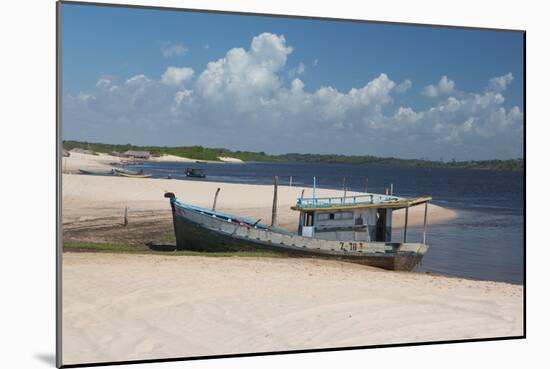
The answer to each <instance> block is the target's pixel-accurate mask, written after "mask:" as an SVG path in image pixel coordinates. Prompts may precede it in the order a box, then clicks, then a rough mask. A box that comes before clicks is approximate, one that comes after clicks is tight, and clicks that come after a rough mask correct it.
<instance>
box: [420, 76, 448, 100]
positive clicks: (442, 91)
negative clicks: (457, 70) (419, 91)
mask: <svg viewBox="0 0 550 369" xmlns="http://www.w3.org/2000/svg"><path fill="white" fill-rule="evenodd" d="M454 89H455V82H454V81H453V80H451V79H449V78H448V77H447V76H443V77H441V79H440V80H439V83H438V84H437V85H428V86H426V87H425V88H424V94H425V95H426V96H428V97H439V96H442V95H450V94H452V93H453V92H454Z"/></svg>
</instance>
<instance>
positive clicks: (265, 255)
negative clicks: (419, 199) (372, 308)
mask: <svg viewBox="0 0 550 369" xmlns="http://www.w3.org/2000/svg"><path fill="white" fill-rule="evenodd" d="M99 245H101V244H97V246H99ZM87 248H88V249H79V248H78V246H76V245H72V246H71V248H70V249H64V250H63V254H71V253H74V254H92V255H95V254H107V255H113V256H117V255H144V256H145V255H150V256H165V257H174V258H178V257H184V258H185V257H187V258H245V259H253V258H274V259H286V260H290V261H292V260H303V259H309V260H322V261H327V262H336V263H345V264H353V265H359V264H356V263H352V262H349V261H344V260H337V259H330V258H320V257H312V256H310V257H307V256H302V257H299V256H289V255H284V254H277V253H276V252H268V251H266V252H255V251H247V252H243V251H235V252H230V251H228V252H212V253H209V252H201V251H153V250H150V249H147V250H145V249H143V250H135V251H134V250H133V251H111V250H100V249H94V248H93V246H89V245H88V246H87ZM210 254H212V255H210ZM241 254H242V255H241ZM359 266H362V267H365V268H374V269H377V270H380V272H383V273H385V272H388V273H406V274H418V275H428V276H433V277H436V278H449V279H461V280H464V281H469V282H474V283H475V282H485V283H498V284H502V285H510V286H517V287H524V283H513V282H506V281H499V280H493V279H475V278H471V277H465V276H457V275H452V274H445V273H442V272H430V271H424V270H416V269H414V270H411V271H395V270H385V269H381V268H376V267H371V266H365V265H359Z"/></svg>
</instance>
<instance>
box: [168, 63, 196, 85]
mask: <svg viewBox="0 0 550 369" xmlns="http://www.w3.org/2000/svg"><path fill="white" fill-rule="evenodd" d="M194 73H195V72H194V71H193V69H192V68H186V67H183V68H178V67H168V68H167V69H166V71H165V72H164V73H163V75H162V76H161V79H160V80H161V82H162V83H164V84H165V85H168V86H181V85H182V84H183V83H184V82H185V81H188V80H190V79H191V78H192V77H193V74H194Z"/></svg>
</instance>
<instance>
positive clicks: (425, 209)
mask: <svg viewBox="0 0 550 369" xmlns="http://www.w3.org/2000/svg"><path fill="white" fill-rule="evenodd" d="M427 226H428V202H427V201H426V205H425V206H424V232H423V233H422V243H423V244H426V230H427Z"/></svg>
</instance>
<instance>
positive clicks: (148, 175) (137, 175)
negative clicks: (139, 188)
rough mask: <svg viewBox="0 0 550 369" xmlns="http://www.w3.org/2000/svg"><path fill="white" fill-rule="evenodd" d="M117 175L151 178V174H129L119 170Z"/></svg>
mask: <svg viewBox="0 0 550 369" xmlns="http://www.w3.org/2000/svg"><path fill="white" fill-rule="evenodd" d="M117 175H118V176H120V177H126V178H151V177H152V175H151V174H127V173H119V172H117Z"/></svg>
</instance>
